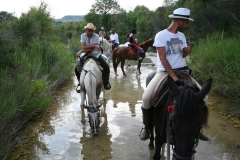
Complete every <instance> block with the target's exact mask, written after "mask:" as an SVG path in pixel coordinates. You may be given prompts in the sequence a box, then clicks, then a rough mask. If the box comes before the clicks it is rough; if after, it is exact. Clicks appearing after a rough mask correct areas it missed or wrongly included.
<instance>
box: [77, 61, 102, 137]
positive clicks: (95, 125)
mask: <svg viewBox="0 0 240 160" xmlns="http://www.w3.org/2000/svg"><path fill="white" fill-rule="evenodd" d="M101 69H102V68H101V67H100V66H98V65H97V63H96V62H95V61H94V60H93V59H92V58H89V59H88V60H87V62H85V63H84V66H83V69H82V72H81V76H80V87H81V88H80V95H81V107H84V108H86V109H87V110H88V117H89V123H90V126H91V131H92V133H93V134H98V133H99V125H100V110H99V108H100V107H101V105H102V104H98V99H99V96H100V93H101V90H102V86H103V83H102V71H101ZM86 95H87V103H88V104H86V105H85V104H84V102H85V100H86Z"/></svg>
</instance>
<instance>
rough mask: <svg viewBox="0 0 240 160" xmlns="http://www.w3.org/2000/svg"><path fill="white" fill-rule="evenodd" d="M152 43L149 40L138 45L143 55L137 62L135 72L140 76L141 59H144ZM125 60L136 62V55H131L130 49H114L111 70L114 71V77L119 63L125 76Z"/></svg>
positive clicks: (151, 40)
mask: <svg viewBox="0 0 240 160" xmlns="http://www.w3.org/2000/svg"><path fill="white" fill-rule="evenodd" d="M153 42H154V39H153V38H151V39H149V40H147V41H145V42H142V43H140V44H139V46H140V47H141V48H142V49H143V50H144V53H143V54H141V57H142V60H139V61H138V66H137V71H138V73H139V74H141V71H140V67H141V63H142V61H143V59H144V58H145V53H146V52H147V50H148V47H149V46H153ZM126 59H127V60H135V61H136V60H137V54H131V53H130V48H128V47H125V46H123V47H119V48H115V49H114V50H113V55H112V61H113V69H114V72H115V75H117V66H118V64H119V63H120V62H121V69H122V72H123V75H124V76H126V73H125V71H124V63H125V60H126Z"/></svg>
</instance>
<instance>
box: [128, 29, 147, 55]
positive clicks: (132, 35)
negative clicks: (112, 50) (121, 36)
mask: <svg viewBox="0 0 240 160" xmlns="http://www.w3.org/2000/svg"><path fill="white" fill-rule="evenodd" d="M135 34H137V30H136V29H135V28H134V29H132V31H131V34H130V35H129V43H130V45H131V46H133V48H134V49H135V50H136V51H137V59H138V60H142V57H141V52H142V51H143V50H142V48H140V47H139V46H138V45H137V42H136V40H135V39H136V38H135ZM143 52H144V51H143Z"/></svg>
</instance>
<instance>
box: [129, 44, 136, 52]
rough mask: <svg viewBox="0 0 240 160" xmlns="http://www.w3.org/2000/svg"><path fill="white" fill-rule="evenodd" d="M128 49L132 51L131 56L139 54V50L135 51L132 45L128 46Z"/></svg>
mask: <svg viewBox="0 0 240 160" xmlns="http://www.w3.org/2000/svg"><path fill="white" fill-rule="evenodd" d="M128 48H129V49H130V53H131V54H137V50H136V49H135V47H134V46H132V45H131V44H128Z"/></svg>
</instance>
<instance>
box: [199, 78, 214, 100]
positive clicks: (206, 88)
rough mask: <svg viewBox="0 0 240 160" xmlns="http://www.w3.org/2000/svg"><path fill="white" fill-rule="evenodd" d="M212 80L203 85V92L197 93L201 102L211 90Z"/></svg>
mask: <svg viewBox="0 0 240 160" xmlns="http://www.w3.org/2000/svg"><path fill="white" fill-rule="evenodd" d="M211 85H212V79H211V78H210V79H208V80H207V81H206V82H205V83H204V84H203V85H202V88H201V90H200V91H199V92H198V93H197V97H198V98H199V100H201V99H203V98H204V97H205V96H206V95H207V94H208V92H209V91H210V89H211Z"/></svg>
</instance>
